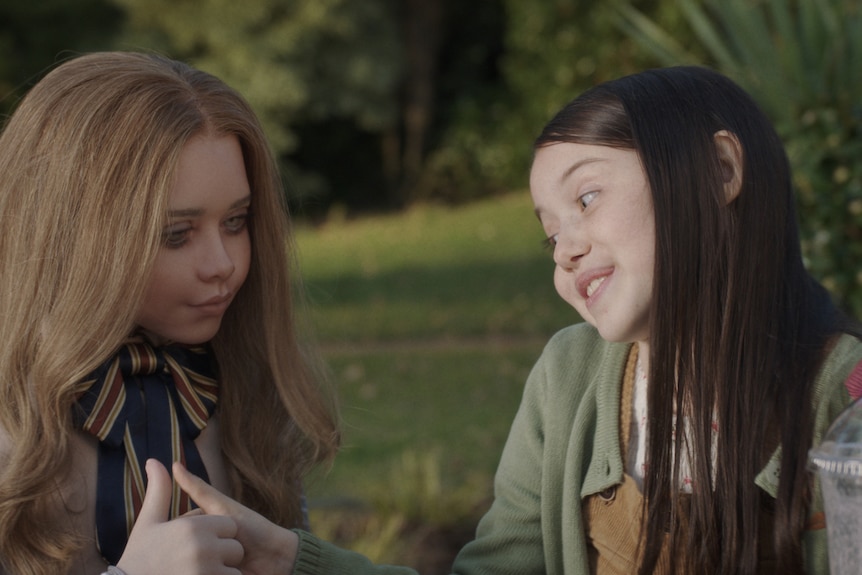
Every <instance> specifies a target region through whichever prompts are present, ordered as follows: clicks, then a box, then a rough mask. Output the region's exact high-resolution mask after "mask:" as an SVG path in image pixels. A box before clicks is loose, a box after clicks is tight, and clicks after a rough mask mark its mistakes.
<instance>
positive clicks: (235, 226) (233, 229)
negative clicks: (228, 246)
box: [224, 213, 249, 234]
mask: <svg viewBox="0 0 862 575" xmlns="http://www.w3.org/2000/svg"><path fill="white" fill-rule="evenodd" d="M248 218H249V214H248V213H244V214H238V215H236V216H231V217H229V218H228V219H226V220H225V222H224V227H225V228H226V229H227V231H228V232H229V233H232V234H238V233H240V232H242V231H244V230H245V229H246V227H248Z"/></svg>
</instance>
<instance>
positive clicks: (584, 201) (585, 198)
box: [578, 191, 599, 210]
mask: <svg viewBox="0 0 862 575" xmlns="http://www.w3.org/2000/svg"><path fill="white" fill-rule="evenodd" d="M598 195H599V192H597V191H595V192H587V193H586V194H584V195H582V196H581V197H579V198H578V204H579V205H580V206H581V209H582V210H585V209H586V208H587V206H589V205H590V204H591V203H592V201H593V200H595V199H596V196H598Z"/></svg>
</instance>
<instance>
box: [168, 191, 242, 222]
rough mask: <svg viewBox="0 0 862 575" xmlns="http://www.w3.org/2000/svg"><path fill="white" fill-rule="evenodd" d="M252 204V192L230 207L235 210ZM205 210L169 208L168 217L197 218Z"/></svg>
mask: <svg viewBox="0 0 862 575" xmlns="http://www.w3.org/2000/svg"><path fill="white" fill-rule="evenodd" d="M248 205H251V194H249V195H247V196H245V197H244V198H240V199H238V200H237V201H235V202H234V203H232V204H231V205H230V206H229V207H228V209H229V210H233V209H236V208H241V207H245V206H248ZM203 213H204V210H203V209H202V208H185V209H182V210H169V211H168V217H170V218H196V217H198V216H202V215H203Z"/></svg>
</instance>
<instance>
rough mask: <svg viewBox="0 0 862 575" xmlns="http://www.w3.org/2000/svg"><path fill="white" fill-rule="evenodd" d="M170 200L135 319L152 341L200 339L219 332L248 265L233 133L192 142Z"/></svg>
mask: <svg viewBox="0 0 862 575" xmlns="http://www.w3.org/2000/svg"><path fill="white" fill-rule="evenodd" d="M169 204H170V207H169V210H170V211H169V214H168V216H169V217H168V223H167V225H166V226H165V229H164V232H163V245H162V247H161V249H160V250H159V255H158V256H157V258H156V263H155V267H154V268H153V273H152V276H151V277H150V280H149V285H148V287H147V291H146V295H145V297H144V303H143V305H142V306H141V309H140V311H139V312H138V317H137V323H138V326H139V327H140V328H142V329H143V330H144V331H145V332H146V333H147V334H148V336H150V338H151V339H153V340H154V341H155V342H157V343H159V342H162V341H163V340H171V341H176V342H179V343H186V344H198V343H204V342H206V341H209V340H210V339H212V338H213V337H214V336H215V334H216V333H217V332H218V329H219V326H220V325H221V320H222V317H223V316H224V313H225V311H226V310H227V308H228V306H229V305H230V303H231V302H232V301H233V298H234V296H235V295H236V293H237V291H239V288H240V287H242V284H243V282H244V281H245V278H246V276H247V275H248V270H249V265H250V262H251V239H250V237H249V232H248V218H249V210H250V208H251V192H250V190H249V184H248V178H247V177H246V172H245V164H244V162H243V156H242V150H241V149H240V145H239V141H238V140H237V139H236V137H234V136H220V137H211V136H206V135H203V136H196V137H193V138H192V139H191V140H189V141H188V143H187V144H186V145H185V147H184V148H183V150H182V152H181V153H180V159H179V165H178V167H177V179H176V183H175V184H174V188H173V190H172V191H171V195H170V199H169Z"/></svg>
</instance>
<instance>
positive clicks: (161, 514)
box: [136, 459, 173, 525]
mask: <svg viewBox="0 0 862 575" xmlns="http://www.w3.org/2000/svg"><path fill="white" fill-rule="evenodd" d="M172 489H173V485H172V484H171V476H170V475H168V470H167V469H165V466H164V465H162V464H161V463H159V462H158V461H157V460H155V459H148V460H147V492H146V494H145V495H144V503H143V505H142V507H141V512H140V513H138V520H137V521H136V523H143V524H145V525H146V524H156V523H164V522H165V521H167V520H168V517H169V516H170V508H171V494H172V493H171V492H172Z"/></svg>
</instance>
